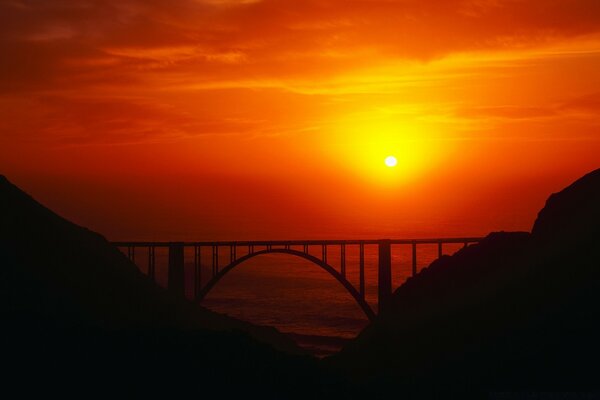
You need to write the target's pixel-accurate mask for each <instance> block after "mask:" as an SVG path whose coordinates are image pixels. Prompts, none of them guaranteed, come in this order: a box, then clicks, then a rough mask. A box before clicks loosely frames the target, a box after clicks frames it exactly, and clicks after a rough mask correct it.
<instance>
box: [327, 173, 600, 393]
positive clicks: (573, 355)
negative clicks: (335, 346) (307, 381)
mask: <svg viewBox="0 0 600 400" xmlns="http://www.w3.org/2000/svg"><path fill="white" fill-rule="evenodd" d="M515 201H518V198H516V199H515ZM599 317H600V170H596V171H594V172H592V173H590V174H588V175H586V176H584V177H583V178H581V179H579V180H578V181H576V182H575V183H573V184H572V185H570V186H569V187H567V188H566V189H564V190H563V191H561V192H560V193H556V194H553V195H552V196H550V198H549V199H548V201H547V203H546V205H545V207H544V208H543V209H542V210H541V211H540V213H539V215H538V218H537V220H536V221H535V224H534V227H533V230H532V233H527V232H512V233H508V232H497V233H492V234H490V235H488V236H487V237H486V238H485V239H484V240H483V241H482V242H481V243H479V244H475V245H471V246H469V247H467V248H464V249H462V250H460V251H458V252H457V253H456V254H454V255H453V256H443V257H442V258H440V259H438V260H436V261H434V262H433V263H432V264H431V265H430V266H429V267H428V268H426V269H424V270H422V271H421V272H420V273H419V274H418V275H417V276H415V277H413V278H410V279H408V281H406V283H405V284H403V285H402V286H401V287H399V288H398V289H397V290H396V291H395V292H394V294H393V297H392V301H391V304H390V306H389V308H388V309H387V311H386V312H384V313H382V314H381V315H379V316H378V318H377V319H376V321H374V323H373V324H371V325H370V326H369V327H367V328H366V329H365V330H364V331H363V332H362V333H361V334H360V335H359V336H358V338H357V339H356V340H355V341H353V342H351V343H350V344H348V345H347V346H346V347H345V348H344V349H343V350H342V351H341V352H340V353H339V354H337V355H334V356H332V357H331V358H330V359H328V360H327V363H328V364H330V365H331V366H332V367H334V368H337V369H339V370H343V371H345V372H346V373H348V374H351V375H352V376H353V377H354V379H355V380H357V381H361V382H362V384H363V385H365V386H367V387H371V388H383V389H386V388H387V389H389V388H390V387H393V388H394V390H395V391H397V392H398V393H403V392H404V393H407V392H413V393H418V394H420V395H423V394H432V395H443V396H444V397H445V396H448V393H452V391H456V392H462V393H471V394H473V395H476V396H480V395H484V394H486V393H494V392H496V393H504V392H529V391H534V392H540V391H541V392H548V391H560V392H595V391H597V390H598V389H599V386H600V381H599V380H598V376H597V373H598V362H599V361H600V352H599V349H600V346H599V340H600V319H599ZM383 389H382V390H383Z"/></svg>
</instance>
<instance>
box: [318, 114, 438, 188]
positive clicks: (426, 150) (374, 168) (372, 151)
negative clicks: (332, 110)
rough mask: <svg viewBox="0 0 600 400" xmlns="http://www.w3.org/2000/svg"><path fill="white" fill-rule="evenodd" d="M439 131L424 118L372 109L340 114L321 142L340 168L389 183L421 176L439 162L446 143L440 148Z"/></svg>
mask: <svg viewBox="0 0 600 400" xmlns="http://www.w3.org/2000/svg"><path fill="white" fill-rule="evenodd" d="M439 131H440V129H439V126H436V125H435V124H434V123H430V122H429V121H424V118H416V117H414V116H407V115H406V113H400V112H397V113H396V112H394V113H390V112H387V110H383V111H382V110H380V109H371V110H370V111H364V112H359V113H356V114H353V115H347V116H344V117H341V118H340V119H339V120H338V121H337V122H336V124H335V128H334V131H333V133H334V134H333V135H331V136H330V140H329V141H328V142H327V143H322V146H326V148H325V149H324V150H326V151H327V153H328V154H329V155H330V156H329V157H331V155H332V154H333V155H334V159H335V161H337V165H338V166H339V168H342V169H347V170H350V172H351V173H352V174H353V175H354V174H356V175H355V176H360V177H362V178H364V179H365V181H366V182H369V183H372V184H377V185H380V184H382V185H384V186H385V187H389V186H390V185H392V186H396V185H398V184H402V185H403V184H405V183H408V182H411V181H414V180H415V179H420V178H422V177H423V174H424V173H426V172H427V171H428V170H430V169H432V168H434V167H435V166H436V165H438V164H439V162H441V158H442V156H443V154H444V152H445V151H446V148H447V147H448V146H447V145H446V146H445V147H444V149H445V151H444V152H442V151H441V145H440V143H441V142H440V139H439V137H440V134H439ZM332 149H334V150H333V151H332ZM330 159H331V158H330ZM382 161H383V164H384V165H385V168H382Z"/></svg>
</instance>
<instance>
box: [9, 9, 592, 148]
mask: <svg viewBox="0 0 600 400" xmlns="http://www.w3.org/2000/svg"><path fill="white" fill-rule="evenodd" d="M0 27H1V28H0V53H1V54H3V56H2V57H1V58H0V96H2V99H0V101H2V102H3V104H6V105H7V106H6V107H5V109H4V114H5V117H6V119H5V120H4V121H3V122H2V123H0V135H2V136H8V135H13V137H14V134H13V133H11V132H22V134H23V135H26V134H27V133H26V129H25V127H26V128H27V129H28V130H30V132H33V131H36V132H45V134H46V135H47V136H48V137H50V136H52V135H54V137H56V138H62V139H64V140H71V139H68V138H80V140H82V141H90V142H94V141H96V142H98V141H100V142H101V141H107V142H108V141H110V140H119V139H118V138H127V139H125V141H126V142H127V141H131V140H133V141H135V140H138V139H139V138H142V137H145V138H154V137H159V136H163V137H167V138H169V137H172V136H173V135H191V134H196V133H197V132H202V133H206V132H214V133H219V132H220V133H229V132H234V131H238V132H257V131H260V130H263V131H264V130H265V129H266V128H265V126H266V125H268V124H269V123H270V124H271V129H273V128H272V127H273V126H277V127H281V129H283V130H285V129H291V128H290V126H287V125H285V123H282V122H281V119H282V118H283V117H282V116H280V115H278V114H277V115H275V114H276V113H273V112H271V111H270V110H272V109H277V110H280V108H279V107H278V106H274V105H272V104H269V105H264V106H263V107H264V108H263V109H261V110H257V109H254V110H253V109H251V107H247V108H248V110H246V111H247V112H245V113H240V114H239V115H238V113H236V112H235V110H234V109H232V110H230V111H231V114H232V115H229V116H228V115H224V114H223V113H221V114H219V113H213V112H212V111H211V110H212V105H211V99H210V97H206V98H202V99H201V100H198V99H197V98H194V99H191V98H190V102H195V101H198V103H197V104H196V103H193V104H191V105H190V104H189V103H185V102H184V101H183V100H178V99H179V98H186V99H187V97H188V96H191V95H190V94H189V93H195V92H201V91H205V92H208V93H211V91H215V90H229V89H231V90H232V93H231V97H230V99H229V100H228V101H227V102H224V103H223V104H224V106H223V107H227V106H228V104H230V103H235V102H236V99H237V96H239V95H240V92H239V90H242V91H243V90H261V91H266V92H268V91H273V90H278V91H281V92H289V93H292V94H295V95H299V96H300V95H301V96H307V97H309V96H312V98H311V101H313V102H316V101H315V100H314V97H316V96H321V97H329V98H332V99H333V98H334V97H336V96H337V98H338V99H339V98H340V97H341V96H350V95H363V94H368V93H381V94H385V95H392V94H394V93H396V92H399V91H401V90H402V91H404V92H407V91H408V90H409V87H410V86H413V87H416V86H423V85H429V84H430V82H433V83H432V84H436V83H435V77H434V78H432V79H430V78H431V77H429V78H423V77H422V76H419V74H420V72H419V71H417V72H416V73H415V72H414V71H413V72H406V71H404V70H401V69H396V65H397V64H398V63H402V62H409V63H410V62H416V63H425V64H427V62H428V61H431V60H437V59H441V58H444V57H449V56H452V55H454V54H457V53H461V54H463V53H465V52H467V53H468V52H480V51H486V52H489V51H491V52H493V51H498V50H502V51H510V50H512V49H520V50H522V49H526V48H532V47H536V46H541V45H545V44H548V43H553V42H555V41H563V40H576V39H578V38H581V37H589V36H590V35H592V36H593V35H595V34H600V2H598V1H597V0H543V1H542V0H539V1H532V0H438V1H421V0H398V1H392V0H320V1H318V0H255V1H244V0H240V1H234V0H180V1H177V2H172V1H167V0H122V1H118V2H117V1H102V0H55V1H51V2H50V1H42V0H0ZM380 65H386V66H387V68H385V69H382V70H385V71H386V74H387V75H385V76H381V77H378V76H375V75H373V74H374V72H373V71H377V70H378V69H377V68H378V67H379V66H380ZM462 67H463V68H467V67H469V66H466V65H463V66H462ZM475 69H476V66H471V67H470V71H473V70H475ZM366 70H368V71H371V72H370V73H371V75H370V76H369V75H363V76H356V75H353V74H354V73H355V71H363V72H364V71H366ZM453 73H455V74H460V71H455V72H453ZM469 73H474V72H469ZM439 77H440V76H438V78H439ZM444 79H446V81H451V80H452V77H451V76H445V77H444ZM233 89H239V90H238V91H237V92H235V93H233ZM404 92H403V93H404ZM269 93H270V92H269ZM269 95H270V94H269ZM24 99H25V100H24ZM49 99H52V100H49ZM332 101H333V100H332ZM594 101H595V100H594V99H593V98H592V99H580V100H579V103H577V101H574V103H573V104H571V105H565V106H564V107H570V108H574V107H580V108H581V107H585V106H586V104H587V106H588V107H590V106H593V105H594V104H595V103H594ZM274 103H275V101H273V104H274ZM322 103H323V102H319V103H318V104H322ZM17 105H21V106H23V107H28V111H29V114H28V115H22V114H23V113H21V112H18V111H17V110H16V107H17ZM294 105H296V103H294ZM223 107H222V108H223ZM304 107H307V108H309V107H310V106H304ZM8 110H12V111H8ZM556 112H563V111H562V110H561V109H560V107H559V109H558V110H555V109H544V108H543V107H540V108H536V107H529V108H519V107H514V106H512V105H510V104H509V105H499V106H493V107H478V106H474V107H471V108H469V109H466V108H465V109H462V110H459V111H458V112H457V113H458V114H459V116H461V117H464V118H511V119H519V118H520V119H523V118H542V117H551V116H552V115H553V113H556ZM259 114H260V115H259ZM295 114H297V115H295V116H294V117H295V118H296V121H295V122H294V123H293V124H292V125H293V129H294V130H297V129H302V127H301V126H300V124H299V123H298V121H299V120H300V119H301V118H305V119H308V118H310V117H311V116H312V115H316V114H317V113H316V112H312V111H311V113H309V114H307V115H301V113H300V112H296V113H295ZM252 115H254V117H256V120H264V119H268V118H264V115H268V116H269V117H272V118H271V119H270V120H269V121H266V122H265V121H263V122H262V123H259V122H251V121H253V120H254V118H252ZM257 115H259V116H258V117H257ZM240 121H244V122H240ZM249 121H250V122H249ZM311 123H312V122H311ZM261 124H262V126H261ZM127 132H129V134H127ZM30 134H31V133H30ZM109 138H110V139H109ZM62 139H61V140H62ZM73 140H74V139H73Z"/></svg>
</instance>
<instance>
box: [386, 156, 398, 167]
mask: <svg viewBox="0 0 600 400" xmlns="http://www.w3.org/2000/svg"><path fill="white" fill-rule="evenodd" d="M384 162H385V165H387V166H388V167H389V168H393V167H395V166H396V165H397V164H398V160H397V159H396V157H394V156H387V157H386V158H385V161H384Z"/></svg>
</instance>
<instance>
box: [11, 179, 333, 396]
mask: <svg viewBox="0 0 600 400" xmlns="http://www.w3.org/2000/svg"><path fill="white" fill-rule="evenodd" d="M0 296H2V297H1V299H0V316H1V318H2V329H1V330H0V341H1V343H2V354H3V356H2V357H3V364H4V365H5V367H6V370H5V372H3V376H2V382H5V383H6V384H8V383H10V384H11V385H15V386H16V387H18V388H19V393H20V394H21V395H22V396H27V395H28V394H30V393H31V392H34V393H36V394H38V392H41V393H44V394H51V393H56V392H57V391H60V393H62V394H67V393H70V392H74V393H75V394H76V395H78V396H79V395H80V396H85V397H87V395H89V394H94V395H96V394H99V393H101V394H103V395H111V396H117V397H140V396H144V397H155V396H169V397H171V396H175V395H183V394H189V395H200V394H207V393H212V392H213V391H214V392H215V393H219V394H220V395H221V396H224V397H228V396H229V395H232V394H234V393H238V392H240V391H241V392H244V393H247V394H248V393H260V394H261V396H263V397H265V396H266V397H274V398H286V397H292V398H295V397H298V396H301V395H302V394H306V393H307V392H310V393H323V392H327V391H328V390H329V387H330V386H331V385H333V384H334V382H333V383H332V379H333V378H331V377H328V378H327V379H325V378H324V376H323V375H322V373H321V372H320V371H319V369H318V368H317V363H316V360H314V359H311V358H309V357H305V356H291V355H288V354H285V353H283V352H281V350H285V351H287V352H292V353H293V352H295V351H297V348H296V347H295V346H294V344H293V342H291V340H290V339H288V338H287V337H284V336H283V335H280V334H279V333H278V332H277V331H276V330H275V329H273V328H269V327H259V326H255V325H252V324H249V323H245V322H242V321H238V320H235V319H232V318H229V317H226V316H223V315H220V314H217V313H214V312H211V311H209V310H206V309H203V308H201V307H199V306H197V305H195V304H192V303H191V302H188V301H186V300H185V299H182V298H179V297H177V296H174V295H172V294H171V293H170V292H168V291H166V290H164V289H162V288H160V287H158V286H156V285H155V284H154V283H153V282H152V281H151V280H150V279H149V278H147V277H146V276H145V275H144V274H142V273H141V272H140V271H139V270H138V269H137V268H136V266H135V265H133V264H132V263H131V262H130V261H129V260H128V259H127V258H126V257H125V256H124V255H123V254H122V253H121V252H120V251H119V250H117V249H116V248H114V247H113V246H111V245H110V244H109V243H108V242H107V241H106V240H105V239H104V238H103V237H102V236H100V235H98V234H96V233H94V232H91V231H89V230H87V229H85V228H82V227H79V226H76V225H74V224H72V223H70V222H69V221H67V220H65V219H63V218H61V217H59V216H58V215H56V214H54V213H53V212H52V211H50V210H48V209H47V208H45V207H43V206H42V205H40V204H39V203H37V202H36V201H35V200H34V199H32V198H31V197H30V196H28V195H27V194H25V193H24V192H22V191H21V190H19V189H18V188H17V187H16V186H14V185H12V184H11V183H10V182H9V181H8V180H7V179H6V178H4V177H0ZM274 347H275V348H274ZM3 387H4V388H5V389H6V386H5V385H4V384H3Z"/></svg>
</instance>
